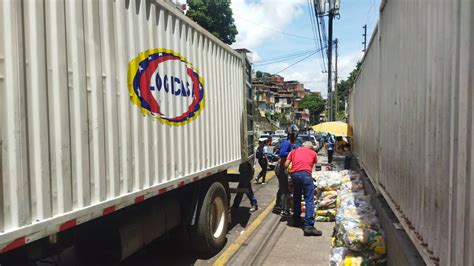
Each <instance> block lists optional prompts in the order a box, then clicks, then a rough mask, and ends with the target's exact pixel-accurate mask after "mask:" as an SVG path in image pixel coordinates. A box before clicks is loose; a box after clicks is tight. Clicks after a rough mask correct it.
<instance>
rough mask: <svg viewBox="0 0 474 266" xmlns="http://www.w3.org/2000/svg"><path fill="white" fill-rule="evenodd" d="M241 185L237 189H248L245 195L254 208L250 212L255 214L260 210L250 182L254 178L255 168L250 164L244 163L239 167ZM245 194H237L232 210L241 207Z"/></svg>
mask: <svg viewBox="0 0 474 266" xmlns="http://www.w3.org/2000/svg"><path fill="white" fill-rule="evenodd" d="M239 175H240V177H239V178H240V179H239V185H238V186H237V188H243V189H247V192H245V194H246V195H247V198H249V201H250V204H251V205H252V207H251V208H250V210H249V211H250V212H254V211H256V210H258V204H257V198H255V194H254V193H253V190H252V183H251V182H250V181H251V180H252V177H253V175H254V170H253V167H252V166H251V164H250V163H243V164H241V165H240V166H239ZM242 197H243V193H237V195H235V198H234V203H233V204H232V209H236V208H238V207H239V206H240V202H241V201H242Z"/></svg>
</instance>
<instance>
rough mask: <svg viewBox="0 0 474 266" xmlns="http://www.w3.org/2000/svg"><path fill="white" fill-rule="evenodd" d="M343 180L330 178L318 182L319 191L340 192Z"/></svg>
mask: <svg viewBox="0 0 474 266" xmlns="http://www.w3.org/2000/svg"><path fill="white" fill-rule="evenodd" d="M341 184H342V180H341V178H328V179H324V178H323V179H320V180H318V185H317V186H318V189H319V190H323V191H328V190H338V189H339V187H341Z"/></svg>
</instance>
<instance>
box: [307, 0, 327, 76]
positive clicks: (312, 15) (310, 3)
mask: <svg viewBox="0 0 474 266" xmlns="http://www.w3.org/2000/svg"><path fill="white" fill-rule="evenodd" d="M307 3H308V15H309V18H310V21H311V30H312V31H313V36H314V44H315V46H316V48H322V47H323V46H322V43H321V42H319V43H318V41H317V39H319V38H318V37H319V36H318V34H317V33H316V32H318V29H317V26H316V25H317V21H316V9H315V8H314V0H308V1H307ZM321 54H322V57H321V59H322V60H321V61H319V66H320V67H321V69H325V65H326V64H325V62H324V52H323V50H322V49H321Z"/></svg>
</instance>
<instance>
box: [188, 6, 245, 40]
mask: <svg viewBox="0 0 474 266" xmlns="http://www.w3.org/2000/svg"><path fill="white" fill-rule="evenodd" d="M187 3H188V6H189V10H188V12H187V13H186V15H187V16H188V17H190V18H191V19H192V20H194V21H196V22H197V23H198V24H199V25H201V26H202V27H203V28H205V29H206V30H208V31H209V32H210V33H212V34H213V35H214V36H216V37H217V38H219V39H220V40H221V41H223V42H225V43H227V44H232V43H233V42H235V36H236V35H237V33H238V32H237V27H236V26H235V24H234V18H233V17H232V9H231V8H230V0H212V1H208V0H187Z"/></svg>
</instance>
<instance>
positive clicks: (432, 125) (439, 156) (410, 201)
mask: <svg viewBox="0 0 474 266" xmlns="http://www.w3.org/2000/svg"><path fill="white" fill-rule="evenodd" d="M381 10H382V11H381V13H380V20H379V24H378V32H377V33H376V34H375V38H374V39H373V40H372V42H371V46H370V49H369V50H368V52H367V54H366V56H365V58H364V61H363V64H362V69H361V72H360V75H359V77H358V79H357V81H356V84H355V86H354V88H353V90H352V91H351V94H350V97H349V99H350V100H349V101H350V107H349V110H350V123H351V124H352V125H353V127H354V137H355V139H354V142H355V145H354V149H355V153H356V155H357V157H358V159H359V161H360V162H361V164H362V166H363V167H364V169H365V170H366V171H367V172H368V174H369V175H370V177H371V179H372V182H373V183H374V184H375V186H376V188H377V189H378V191H379V192H380V193H381V194H382V195H383V196H384V197H385V198H386V199H387V201H388V202H389V205H390V206H391V207H392V209H393V210H394V212H395V213H396V214H397V216H398V218H399V219H400V221H401V223H402V224H403V226H404V228H405V230H406V231H407V233H408V235H409V236H410V238H411V239H412V240H413V242H414V243H415V246H416V247H417V248H418V250H419V251H420V254H421V255H422V256H423V258H424V259H425V261H426V262H427V263H429V264H431V263H434V264H441V265H473V264H474V258H473V254H474V243H473V242H474V209H473V207H472V203H473V202H474V182H473V180H474V178H473V177H474V173H473V170H474V160H473V155H474V153H473V152H474V150H473V148H474V146H473V141H474V134H473V133H474V132H473V129H474V128H473V121H474V120H473V119H474V116H473V114H474V109H473V102H474V92H473V84H474V83H473V77H474V72H473V69H474V53H473V51H474V28H473V27H472V25H474V3H473V2H472V1H455V0H452V1H441V0H437V1H428V2H427V1H414V2H411V1H383V2H382V7H381Z"/></svg>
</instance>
